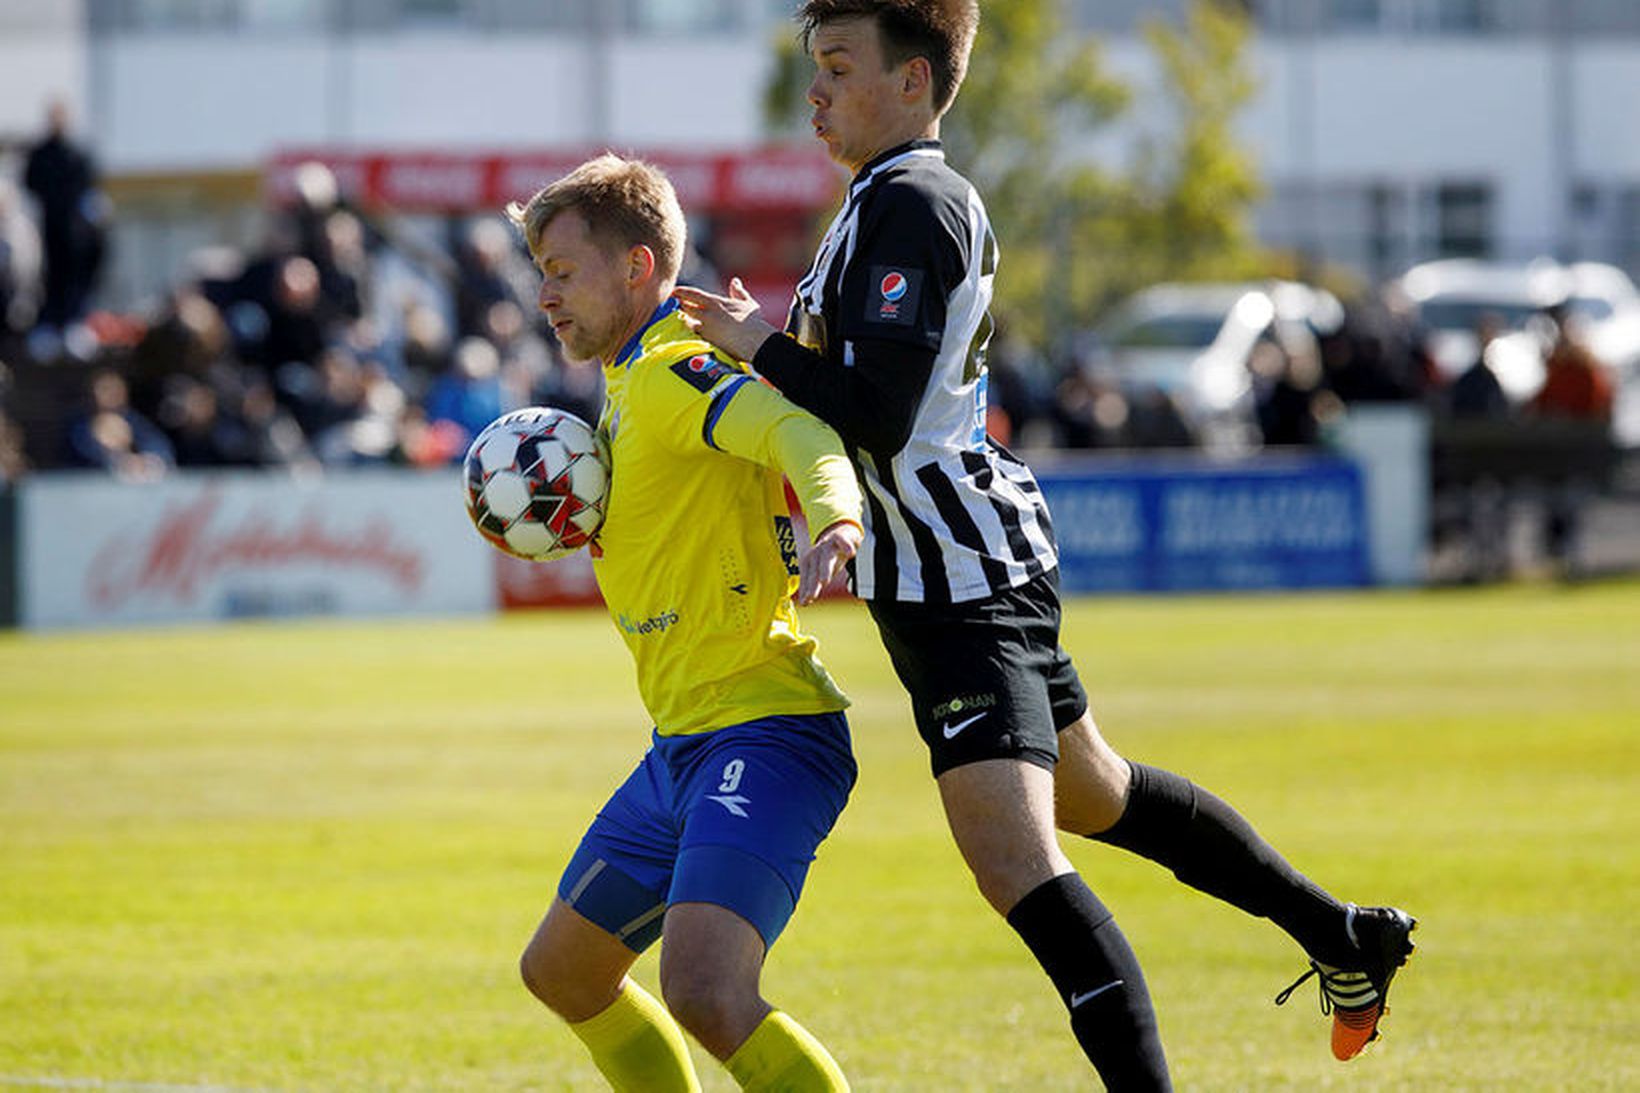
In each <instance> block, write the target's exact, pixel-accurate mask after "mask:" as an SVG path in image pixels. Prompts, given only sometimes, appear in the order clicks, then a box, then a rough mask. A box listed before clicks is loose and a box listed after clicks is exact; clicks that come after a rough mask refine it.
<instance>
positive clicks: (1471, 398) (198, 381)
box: [0, 112, 1612, 483]
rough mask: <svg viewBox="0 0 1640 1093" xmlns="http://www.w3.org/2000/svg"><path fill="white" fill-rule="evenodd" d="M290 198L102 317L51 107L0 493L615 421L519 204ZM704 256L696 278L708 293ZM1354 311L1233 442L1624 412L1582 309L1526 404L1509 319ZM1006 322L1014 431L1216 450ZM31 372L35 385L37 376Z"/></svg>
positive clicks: (448, 450) (1127, 445)
mask: <svg viewBox="0 0 1640 1093" xmlns="http://www.w3.org/2000/svg"><path fill="white" fill-rule="evenodd" d="M295 190H296V198H295V200H294V201H293V202H292V203H291V204H290V205H289V206H288V207H285V208H282V209H279V210H276V211H274V212H272V213H270V220H269V228H268V230H267V232H266V237H265V239H264V240H263V242H262V244H261V245H260V246H259V247H257V248H255V249H252V250H250V251H248V252H245V253H239V252H234V251H226V250H218V251H211V252H208V253H206V254H202V255H201V256H200V258H199V260H198V261H196V262H195V263H193V267H192V268H191V269H190V271H189V272H188V273H187V275H185V276H184V277H183V278H181V280H180V282H179V283H177V284H176V285H175V286H174V287H173V288H172V290H171V291H170V292H169V294H168V298H167V299H166V300H165V301H164V302H163V304H162V305H161V306H159V307H157V308H156V309H155V310H154V312H153V313H152V314H147V315H143V316H139V317H132V316H116V315H112V314H109V313H107V312H103V311H99V310H97V309H96V308H95V300H96V286H97V282H98V277H99V272H100V269H101V267H102V264H103V253H104V250H105V248H106V239H107V234H108V216H109V207H108V203H107V201H106V200H105V199H103V198H102V196H101V191H100V190H99V187H98V179H97V172H96V169H95V165H94V164H93V162H92V160H91V158H90V157H89V155H87V154H86V152H85V151H84V150H83V149H81V148H80V147H78V146H77V145H76V144H75V143H74V141H73V139H72V138H71V135H70V134H69V132H68V127H67V120H66V117H64V116H63V115H62V114H61V113H60V112H57V113H54V114H53V116H52V119H51V123H50V126H49V131H48V132H47V134H46V135H45V136H44V138H43V139H42V140H41V141H39V142H38V143H37V144H36V145H35V146H34V147H33V148H31V149H30V150H29V151H28V154H27V160H26V164H25V165H24V168H23V170H22V171H21V177H20V178H19V179H18V180H17V182H10V181H8V180H6V179H4V178H0V483H3V482H5V481H8V480H12V479H15V478H16V477H18V476H19V475H21V474H23V473H25V471H26V470H27V469H29V468H31V467H32V468H36V469H47V468H55V467H91V468H103V469H106V470H109V471H112V472H114V473H117V474H120V475H123V476H129V477H136V478H144V477H154V476H157V475H162V474H164V473H165V472H166V471H167V469H169V468H172V467H288V468H319V467H325V466H343V465H362V464H400V465H409V466H435V465H442V464H446V463H449V462H452V461H456V460H459V459H460V458H461V456H462V454H463V453H464V452H465V450H466V447H467V444H468V442H469V441H470V440H471V438H472V437H473V436H474V435H475V434H476V432H477V431H478V430H480V429H481V428H482V427H483V426H484V425H486V424H488V423H489V422H490V421H491V420H493V419H494V418H495V417H497V416H498V415H500V414H501V413H503V412H504V411H506V410H509V409H513V408H516V407H519V406H525V405H532V404H539V403H550V404H553V405H556V406H560V407H563V408H565V409H568V410H570V411H572V412H574V413H577V414H580V415H582V416H583V417H586V418H588V419H589V420H595V419H596V417H597V412H598V407H599V404H600V402H601V400H602V376H601V372H600V370H599V368H598V367H597V365H596V364H595V363H590V362H576V361H571V360H568V359H566V358H565V357H564V355H563V354H562V353H561V351H560V349H559V347H558V346H557V344H556V342H555V341H554V339H553V337H552V334H551V331H550V329H549V328H547V327H545V325H544V324H543V323H542V322H541V320H540V317H539V315H538V313H537V310H536V308H535V306H534V284H535V278H534V274H533V271H532V270H531V269H530V266H529V262H528V256H527V254H526V253H525V252H524V251H523V249H522V247H521V244H520V241H519V240H518V238H517V236H516V233H515V232H514V231H513V230H512V229H511V228H510V227H509V226H508V225H506V224H505V223H504V222H502V221H501V220H500V219H499V218H498V217H491V218H488V219H478V220H473V221H470V222H464V223H461V224H460V225H459V226H458V227H456V228H455V229H454V230H453V231H452V233H451V237H450V239H449V241H448V246H447V247H444V248H439V249H438V251H437V253H427V249H426V248H425V247H423V248H420V249H419V250H418V249H417V248H416V247H414V246H409V247H407V246H406V244H405V241H404V240H403V239H400V238H395V237H394V236H393V235H392V234H391V229H390V228H388V227H385V226H384V225H382V224H380V223H377V222H375V221H373V220H372V219H371V218H369V217H368V216H365V215H363V214H361V213H360V212H358V211H356V210H353V209H351V208H349V207H347V205H346V204H345V203H344V202H343V201H341V200H340V199H339V196H338V191H337V187H336V183H335V180H334V178H333V177H332V176H331V175H330V173H329V172H328V171H327V170H326V169H325V168H323V167H322V166H319V165H317V164H313V165H309V166H307V167H304V168H302V169H301V170H299V171H298V173H297V179H296V186H295ZM700 261H701V262H702V265H701V267H700V268H699V269H697V270H696V272H695V276H693V277H692V279H693V280H694V281H696V283H706V284H712V282H713V280H714V279H715V275H714V274H713V273H712V272H711V269H710V266H708V265H704V260H703V259H702V260H700ZM406 268H414V269H416V270H417V271H418V274H419V275H418V276H417V277H415V278H407V277H406V276H405V275H404V270H405V269H406ZM407 285H413V286H417V287H416V288H415V290H413V291H412V290H410V289H407V287H406V286H407ZM429 286H431V287H430V288H429ZM713 287H716V286H715V285H713ZM1334 303H1335V304H1336V306H1337V310H1336V313H1335V314H1332V315H1331V316H1330V317H1329V318H1328V319H1327V321H1325V322H1316V321H1305V322H1299V323H1285V324H1284V323H1280V322H1274V323H1271V324H1269V326H1268V327H1267V329H1265V330H1264V332H1263V333H1262V334H1259V335H1258V336H1257V337H1256V338H1254V339H1252V340H1250V341H1249V343H1248V345H1247V346H1246V347H1245V352H1244V354H1243V358H1244V359H1240V360H1238V361H1236V362H1235V368H1236V369H1237V370H1238V372H1239V374H1240V375H1241V377H1242V380H1243V384H1244V386H1245V391H1244V392H1242V394H1241V395H1240V396H1238V399H1237V402H1238V404H1239V406H1240V409H1239V411H1238V412H1239V414H1240V417H1239V418H1238V419H1236V420H1233V421H1232V422H1230V424H1231V427H1232V428H1233V429H1234V430H1235V431H1234V432H1233V433H1232V434H1231V441H1232V446H1236V445H1239V446H1241V447H1242V448H1251V447H1257V446H1261V445H1263V446H1274V445H1281V446H1310V445H1316V444H1320V443H1323V442H1324V441H1325V438H1326V434H1327V430H1328V428H1329V425H1330V424H1331V423H1332V422H1334V421H1336V420H1338V419H1339V417H1340V416H1341V415H1342V414H1344V413H1345V411H1346V410H1347V409H1348V408H1349V407H1350V406H1351V405H1353V404H1358V403H1369V402H1418V403H1424V404H1427V405H1429V406H1430V407H1432V409H1433V410H1434V412H1435V414H1436V415H1437V417H1438V418H1440V419H1444V420H1493V421H1507V420H1513V419H1518V418H1522V417H1566V418H1571V419H1579V420H1589V421H1599V420H1602V419H1609V417H1610V414H1611V404H1612V389H1611V383H1610V380H1609V379H1608V378H1607V375H1608V373H1607V370H1605V369H1603V368H1602V367H1600V363H1599V362H1597V361H1595V360H1594V359H1593V357H1592V355H1591V354H1590V352H1589V350H1588V348H1587V346H1586V345H1584V344H1583V343H1582V342H1581V341H1580V340H1579V337H1578V332H1577V329H1576V327H1575V324H1572V323H1570V322H1568V321H1566V316H1564V315H1554V314H1551V315H1549V316H1547V317H1546V318H1547V321H1548V322H1549V323H1551V324H1552V328H1553V331H1554V334H1553V338H1552V347H1551V348H1550V350H1549V351H1548V354H1547V360H1546V375H1547V378H1546V380H1545V382H1544V383H1543V384H1542V387H1541V389H1540V390H1539V391H1538V392H1537V394H1535V395H1534V396H1532V398H1531V399H1530V400H1528V401H1525V402H1521V401H1520V400H1516V399H1512V398H1510V397H1509V396H1507V395H1506V394H1505V393H1504V391H1503V389H1502V387H1501V386H1500V384H1499V381H1498V378H1497V377H1496V375H1494V374H1493V369H1492V367H1491V365H1490V364H1489V360H1490V359H1491V356H1492V354H1491V353H1490V352H1489V349H1490V346H1491V345H1492V343H1493V341H1494V339H1496V338H1497V337H1499V336H1500V335H1501V334H1502V330H1501V328H1499V327H1498V326H1497V325H1496V324H1494V323H1492V321H1491V320H1490V319H1489V318H1488V319H1486V320H1485V321H1483V322H1482V323H1481V324H1480V326H1479V328H1478V329H1477V330H1476V332H1475V333H1476V340H1475V345H1476V351H1475V355H1474V362H1473V364H1472V365H1471V366H1469V367H1467V368H1465V369H1463V370H1462V371H1461V373H1459V374H1443V372H1442V370H1441V369H1439V368H1437V367H1436V365H1435V363H1434V362H1433V360H1432V359H1431V357H1430V355H1429V353H1428V352H1427V351H1426V349H1425V344H1426V343H1425V339H1424V338H1423V332H1422V331H1421V330H1420V328H1419V327H1418V325H1417V323H1416V321H1415V319H1414V317H1413V316H1412V315H1410V314H1409V313H1408V312H1407V310H1406V309H1404V308H1400V307H1397V306H1396V301H1395V300H1393V299H1392V298H1389V297H1387V296H1385V295H1384V294H1382V293H1363V294H1361V295H1360V296H1359V297H1358V298H1356V299H1352V300H1346V301H1343V302H1342V303H1338V302H1337V301H1336V300H1335V301H1334ZM999 318H1001V319H1003V320H1004V321H1003V322H1002V324H1001V325H999V328H998V330H997V333H996V336H995V338H994V339H993V342H992V352H991V356H990V363H991V373H990V380H989V382H990V389H989V398H990V404H991V408H992V409H991V422H990V425H991V431H992V433H993V434H994V435H995V436H997V437H998V438H999V439H1001V440H1002V441H1004V442H1005V443H1010V444H1012V445H1014V446H1018V447H1025V448H1038V447H1056V448H1082V449H1088V448H1122V449H1135V448H1138V449H1146V448H1179V447H1212V446H1214V435H1213V433H1212V432H1211V429H1212V428H1213V427H1215V426H1223V425H1224V424H1225V422H1224V421H1223V420H1222V416H1221V419H1220V420H1217V421H1205V420H1203V419H1201V418H1200V417H1199V416H1197V415H1193V414H1192V413H1191V411H1190V407H1189V403H1188V400H1187V399H1185V398H1183V397H1181V393H1180V391H1178V390H1170V389H1169V387H1168V385H1167V384H1164V383H1154V384H1153V383H1148V382H1139V381H1136V376H1135V374H1134V373H1132V372H1129V373H1125V374H1124V373H1123V372H1122V371H1121V370H1120V369H1116V368H1113V367H1112V366H1111V356H1110V352H1109V349H1110V347H1109V346H1102V345H1100V344H1099V343H1098V341H1097V339H1095V340H1093V341H1091V342H1089V341H1085V340H1079V339H1075V338H1069V339H1065V344H1064V345H1063V346H1060V347H1057V348H1055V349H1053V350H1049V349H1044V348H1042V347H1039V346H1035V345H1033V344H1031V343H1030V342H1028V341H1027V340H1026V339H1024V338H1022V337H1020V336H1019V335H1018V334H1016V333H1015V332H1014V331H1012V330H1010V329H1009V327H1008V325H1007V324H1006V321H1005V319H1006V317H1005V316H999ZM1221 340H1222V338H1221ZM25 371H26V372H27V373H28V374H29V375H30V376H31V377H33V378H34V380H35V382H34V383H33V384H24V383H21V382H19V377H20V376H21V375H22V374H23V373H24V372H25ZM41 376H48V377H51V376H58V377H65V378H64V379H63V380H62V382H56V383H52V382H45V383H42V382H40V377H41ZM1138 379H1139V380H1142V377H1138ZM25 388H26V389H25ZM42 399H44V400H45V401H44V402H43V403H42V401H41V400H42ZM30 400H32V401H30ZM19 421H26V422H27V423H28V426H29V429H30V430H31V435H28V436H25V434H24V430H23V429H22V427H21V426H20V425H19Z"/></svg>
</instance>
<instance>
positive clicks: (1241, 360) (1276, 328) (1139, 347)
mask: <svg viewBox="0 0 1640 1093" xmlns="http://www.w3.org/2000/svg"><path fill="white" fill-rule="evenodd" d="M1343 321H1344V308H1343V305H1342V304H1341V303H1339V301H1338V299H1337V297H1335V296H1333V295H1332V293H1330V292H1327V291H1325V290H1323V289H1317V288H1312V287H1311V286H1309V285H1305V284H1299V283H1297V282H1293V281H1269V282H1247V283H1223V282H1217V283H1204V284H1182V283H1181V284H1172V283H1170V284H1161V285H1154V286H1152V287H1150V288H1147V289H1144V290H1143V291H1141V292H1138V293H1135V294H1134V295H1133V296H1131V297H1129V298H1128V299H1127V300H1126V301H1124V302H1123V303H1122V304H1121V305H1119V306H1118V307H1117V308H1116V309H1115V311H1113V312H1112V313H1111V314H1110V315H1109V317H1107V318H1106V319H1105V321H1104V322H1102V323H1101V324H1100V325H1099V327H1098V328H1097V329H1096V330H1095V331H1094V334H1093V340H1092V348H1091V349H1090V350H1088V351H1087V353H1086V360H1087V365H1086V366H1087V367H1088V369H1089V370H1090V371H1091V372H1092V373H1093V374H1094V375H1096V376H1099V377H1100V378H1103V379H1106V380H1108V381H1109V382H1111V383H1113V384H1114V385H1115V386H1116V387H1117V388H1118V389H1120V390H1122V391H1124V392H1129V393H1132V392H1136V391H1140V390H1144V389H1155V390H1159V391H1161V392H1162V393H1163V394H1165V395H1167V396H1168V397H1169V398H1170V399H1172V401H1173V402H1174V404H1175V405H1176V406H1177V407H1178V409H1179V412H1180V414H1181V415H1182V416H1183V418H1184V420H1185V422H1186V424H1187V425H1189V426H1190V428H1191V430H1192V431H1193V432H1194V433H1195V434H1196V436H1197V437H1198V439H1199V440H1200V442H1201V443H1202V445H1203V446H1204V447H1206V448H1209V449H1213V450H1220V451H1236V450H1245V449H1248V448H1252V447H1256V446H1257V444H1258V443H1259V431H1258V423H1257V417H1256V414H1255V407H1254V403H1253V395H1254V393H1253V382H1252V381H1253V377H1252V373H1251V372H1250V371H1249V370H1248V367H1247V362H1248V358H1249V357H1251V356H1252V353H1253V348H1254V347H1255V346H1256V345H1257V344H1258V342H1259V340H1260V339H1261V338H1265V337H1271V336H1275V337H1279V338H1281V339H1282V340H1283V341H1284V343H1287V344H1291V339H1308V340H1310V343H1311V344H1312V346H1313V341H1314V338H1315V335H1316V334H1317V333H1331V332H1332V331H1334V330H1337V329H1338V328H1339V326H1340V325H1342V323H1343Z"/></svg>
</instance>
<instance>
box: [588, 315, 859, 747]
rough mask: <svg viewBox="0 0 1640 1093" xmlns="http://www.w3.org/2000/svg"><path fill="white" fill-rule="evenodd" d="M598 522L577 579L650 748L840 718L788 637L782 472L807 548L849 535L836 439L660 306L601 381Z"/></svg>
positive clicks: (822, 675) (793, 626)
mask: <svg viewBox="0 0 1640 1093" xmlns="http://www.w3.org/2000/svg"><path fill="white" fill-rule="evenodd" d="M604 378H605V390H606V395H605V402H604V409H603V413H602V415H601V416H600V418H599V430H600V432H602V433H603V434H604V436H605V438H606V439H607V441H608V443H609V450H610V457H611V458H610V463H611V467H612V476H611V482H610V495H609V508H608V514H607V516H606V517H605V520H604V525H603V528H602V530H601V531H600V532H599V534H598V548H599V550H598V552H597V553H598V554H599V555H600V556H597V557H595V559H594V562H593V568H594V570H595V572H596V574H597V577H598V586H599V588H600V589H601V590H602V592H603V596H604V602H605V603H606V604H607V606H608V608H609V613H610V618H611V619H612V620H613V621H614V623H615V626H616V628H617V629H618V630H619V631H620V633H621V637H622V638H623V639H624V640H625V642H626V645H627V648H628V649H629V650H630V651H631V653H632V657H633V660H634V661H635V662H636V666H637V675H638V690H639V693H640V694H641V695H642V697H643V701H644V705H645V706H646V707H647V709H648V710H649V713H650V716H651V717H653V718H654V720H655V728H656V731H657V732H658V733H660V734H661V735H662V736H678V735H686V734H690V733H700V732H707V731H710V730H712V729H718V728H723V727H724V726H727V725H735V724H739V723H741V722H744V721H749V720H752V719H754V718H760V717H767V716H770V715H778V714H818V713H830V712H834V711H837V710H841V709H843V708H844V707H846V706H847V705H848V699H847V698H846V697H845V696H844V695H843V692H842V691H841V690H839V689H838V687H837V685H836V684H835V683H833V682H832V679H831V677H830V675H828V674H827V672H826V670H825V668H824V666H822V665H821V663H820V661H819V658H818V657H817V656H816V655H815V649H816V642H815V641H814V639H813V638H812V637H809V636H807V635H805V634H803V633H802V632H801V631H800V630H799V629H798V622H797V613H796V610H795V608H794V606H793V603H792V595H793V593H794V592H795V590H796V587H797V556H798V555H797V542H796V538H795V535H794V533H793V528H792V522H791V519H790V516H789V515H788V513H787V509H786V497H785V490H784V487H783V486H782V483H781V477H782V474H784V475H785V476H786V477H788V478H789V479H790V480H791V483H792V487H793V489H794V491H795V492H796V493H797V496H798V500H799V501H800V502H801V503H802V505H803V510H804V513H805V515H806V517H807V519H808V524H809V527H810V528H811V529H812V530H813V532H814V534H816V535H817V534H819V532H820V531H822V530H824V529H825V528H827V527H829V526H831V525H832V524H834V523H836V522H837V521H839V520H851V521H854V522H855V523H859V521H860V504H861V501H860V492H859V486H858V484H857V482H856V480H855V478H854V473H853V470H852V468H851V467H850V465H849V462H848V457H847V456H846V454H845V453H844V450H843V446H842V442H841V441H840V440H839V439H838V438H837V435H836V434H835V433H834V432H832V430H831V429H830V428H829V427H827V426H826V425H824V424H822V423H821V422H820V421H819V420H818V419H816V418H814V417H813V416H811V415H810V414H808V413H807V412H806V411H804V410H801V409H799V408H798V407H797V406H795V405H793V404H792V403H790V402H788V401H786V399H785V398H783V397H782V396H781V395H780V394H778V393H777V392H776V391H774V390H773V389H772V388H770V387H769V386H768V385H766V384H763V383H761V382H759V381H758V380H756V379H755V378H754V377H753V376H751V375H750V374H749V373H747V372H746V371H745V370H744V369H743V368H742V367H741V366H740V365H738V364H736V363H733V362H730V361H727V360H725V359H723V358H722V357H720V356H718V355H716V353H715V351H714V350H713V349H712V347H711V346H710V345H708V344H707V343H706V342H704V341H702V340H700V339H699V338H698V337H697V336H696V335H695V334H694V332H693V331H691V330H690V329H689V327H688V326H687V325H686V324H685V323H684V322H683V320H682V318H681V317H680V316H679V315H678V313H677V305H676V303H675V302H674V301H671V300H668V301H667V302H666V303H665V304H663V305H661V307H659V308H657V309H656V311H655V313H654V314H653V315H652V316H651V317H650V320H649V322H648V324H647V325H646V326H645V327H644V329H643V330H641V331H640V332H639V333H638V334H637V335H636V336H634V337H633V339H632V340H631V341H630V342H629V343H627V345H626V346H625V347H624V348H623V349H622V351H621V352H620V353H619V354H618V355H617V357H616V359H615V361H614V363H611V364H606V365H605V368H604Z"/></svg>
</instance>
